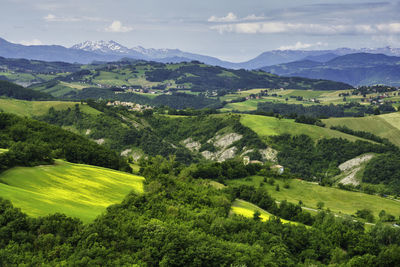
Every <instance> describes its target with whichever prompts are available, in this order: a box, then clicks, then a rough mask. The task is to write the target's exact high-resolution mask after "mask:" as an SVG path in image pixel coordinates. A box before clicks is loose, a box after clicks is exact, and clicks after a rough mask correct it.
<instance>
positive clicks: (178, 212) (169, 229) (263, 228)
mask: <svg viewBox="0 0 400 267" xmlns="http://www.w3.org/2000/svg"><path fill="white" fill-rule="evenodd" d="M180 170H181V168H180V167H179V166H176V163H174V162H173V161H166V160H162V159H161V158H155V159H151V160H150V161H149V162H148V163H147V165H146V166H145V167H144V169H143V174H144V175H145V176H146V177H147V185H146V188H145V193H144V194H143V195H136V194H133V193H132V194H130V195H128V196H127V197H126V198H125V200H124V201H123V202H122V203H121V204H118V205H113V206H110V207H109V208H108V209H107V212H106V213H105V214H103V215H101V216H99V217H98V219H96V220H95V221H94V222H93V223H91V224H88V225H84V224H82V223H81V222H80V221H79V220H78V219H72V218H68V217H66V216H64V215H61V214H55V215H50V216H46V217H42V218H37V219H35V218H30V217H27V216H26V215H25V214H23V213H21V212H20V211H19V210H18V209H16V208H14V207H13V206H12V205H11V204H10V203H9V202H8V201H5V200H1V201H0V233H1V239H0V262H1V263H2V265H5V266H8V265H18V264H20V265H21V264H25V265H41V264H48V265H62V264H70V265H75V266H91V265H106V266H111V265H112V266H123V265H134V264H138V265H143V266H157V265H161V266H205V265H206V266H229V265H232V266H234V265H246V266H297V265H310V264H313V265H321V264H325V265H327V264H347V265H348V266H360V265H362V266H397V265H398V264H399V263H400V259H399V255H400V231H399V230H398V229H396V228H392V227H388V226H383V225H381V224H379V225H377V226H375V227H373V228H372V229H371V230H370V231H368V232H366V231H365V230H364V227H363V225H362V223H359V222H354V221H353V219H342V218H335V217H334V215H333V214H329V213H326V212H320V213H319V214H318V215H317V216H316V217H315V218H314V223H313V224H312V225H313V227H312V228H306V227H304V226H295V225H291V224H282V223H280V221H279V220H275V219H271V220H270V221H267V222H261V221H259V220H253V219H246V218H244V217H241V216H229V211H230V207H231V195H230V194H227V193H224V192H223V191H220V190H217V189H214V188H212V187H210V186H205V185H204V183H203V182H201V181H198V182H196V180H194V181H191V182H189V181H188V179H187V177H186V176H185V175H184V170H182V171H180ZM260 196H261V195H260Z"/></svg>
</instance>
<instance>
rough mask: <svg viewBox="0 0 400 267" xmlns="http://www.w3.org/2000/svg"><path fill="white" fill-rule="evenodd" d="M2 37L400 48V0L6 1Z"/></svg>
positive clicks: (203, 49) (231, 50) (192, 48)
mask: <svg viewBox="0 0 400 267" xmlns="http://www.w3.org/2000/svg"><path fill="white" fill-rule="evenodd" d="M0 1H1V3H2V4H1V13H0V14H1V23H0V37H2V38H4V39H6V40H8V41H11V42H15V43H21V44H26V45H39V44H57V45H63V46H67V47H70V46H72V45H74V44H76V43H80V42H83V41H86V40H90V41H97V40H114V41H116V42H118V43H120V44H122V45H124V46H126V47H129V48H131V47H135V46H139V45H140V46H143V47H145V48H178V49H181V50H183V51H187V52H193V53H199V54H204V55H210V56H215V57H218V58H220V59H223V60H230V61H234V62H239V61H246V60H249V59H251V58H253V57H256V56H257V55H259V54H261V53H262V52H264V51H269V50H275V49H282V50H284V49H302V50H316V49H334V48H340V47H350V48H363V47H369V48H377V47H384V46H392V47H400V15H399V14H400V0H398V1H397V0H395V1H378V2H376V1H373V0H370V1H364V0H351V1H350V0H312V1H311V0H298V1H294V0H279V1H270V0H201V1H198V0H196V1H193V0H139V1H138V0H113V1H110V0H62V1H54V0H34V1H32V0H0Z"/></svg>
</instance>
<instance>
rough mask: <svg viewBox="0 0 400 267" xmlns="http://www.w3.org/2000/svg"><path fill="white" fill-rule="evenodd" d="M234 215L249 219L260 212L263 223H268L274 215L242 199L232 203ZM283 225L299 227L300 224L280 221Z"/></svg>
mask: <svg viewBox="0 0 400 267" xmlns="http://www.w3.org/2000/svg"><path fill="white" fill-rule="evenodd" d="M231 211H232V213H234V214H237V215H242V216H244V217H247V218H253V214H254V212H255V211H259V212H260V214H261V215H260V217H261V220H262V221H268V220H269V219H270V218H271V216H274V215H272V214H271V213H269V212H268V211H265V210H263V209H261V208H260V207H258V206H256V205H254V204H252V203H250V202H247V201H244V200H241V199H236V200H235V201H234V202H233V203H232V209H231ZM280 220H281V222H282V223H291V224H294V225H299V223H297V222H292V221H288V220H285V219H280Z"/></svg>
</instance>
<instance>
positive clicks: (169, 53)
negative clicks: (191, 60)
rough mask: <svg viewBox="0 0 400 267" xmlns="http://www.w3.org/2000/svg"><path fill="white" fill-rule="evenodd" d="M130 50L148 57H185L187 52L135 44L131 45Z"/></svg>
mask: <svg viewBox="0 0 400 267" xmlns="http://www.w3.org/2000/svg"><path fill="white" fill-rule="evenodd" d="M131 50H132V51H136V52H138V53H141V54H143V55H145V56H148V57H150V58H168V57H185V56H186V54H187V53H185V52H182V51H181V50H179V49H165V48H163V49H155V48H144V47H143V46H135V47H132V48H131Z"/></svg>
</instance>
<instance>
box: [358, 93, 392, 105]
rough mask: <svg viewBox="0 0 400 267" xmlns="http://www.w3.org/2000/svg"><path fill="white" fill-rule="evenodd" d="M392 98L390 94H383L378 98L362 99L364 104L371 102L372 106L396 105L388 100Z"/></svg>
mask: <svg viewBox="0 0 400 267" xmlns="http://www.w3.org/2000/svg"><path fill="white" fill-rule="evenodd" d="M390 97H391V96H390V95H389V94H388V93H383V94H380V95H377V96H370V97H368V98H363V99H361V101H362V102H369V103H371V104H372V105H382V104H384V103H392V104H393V103H396V102H395V101H390V100H387V98H390Z"/></svg>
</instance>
